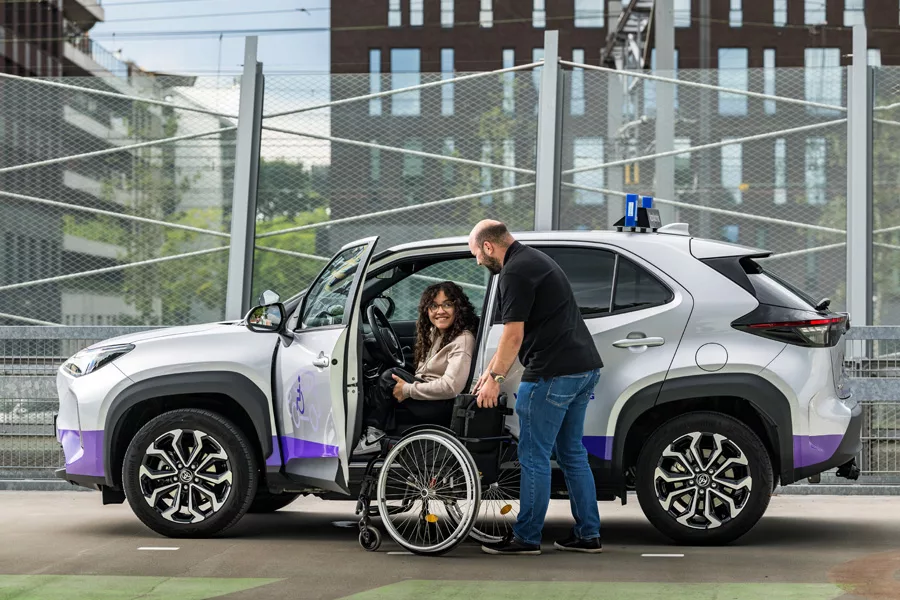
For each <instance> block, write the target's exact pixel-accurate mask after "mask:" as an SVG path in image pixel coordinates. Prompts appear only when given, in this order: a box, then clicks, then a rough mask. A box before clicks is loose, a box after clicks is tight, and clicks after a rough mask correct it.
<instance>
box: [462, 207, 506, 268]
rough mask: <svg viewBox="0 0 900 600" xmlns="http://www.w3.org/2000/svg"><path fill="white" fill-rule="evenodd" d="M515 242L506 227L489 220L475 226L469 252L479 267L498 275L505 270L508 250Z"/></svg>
mask: <svg viewBox="0 0 900 600" xmlns="http://www.w3.org/2000/svg"><path fill="white" fill-rule="evenodd" d="M515 241H516V240H515V238H513V236H512V234H510V233H509V230H508V229H507V228H506V225H504V224H503V223H501V222H500V221H493V220H490V219H487V220H484V221H481V222H480V223H478V224H477V225H475V227H474V228H473V229H472V233H470V234H469V250H471V251H472V255H473V256H475V258H476V259H477V261H478V264H479V265H483V266H484V267H486V268H487V269H488V270H489V271H490V272H491V273H494V274H495V275H496V274H497V273H499V272H500V269H501V268H503V261H504V260H505V258H506V250H507V249H508V248H509V247H510V246H511V245H512V243H513V242H515Z"/></svg>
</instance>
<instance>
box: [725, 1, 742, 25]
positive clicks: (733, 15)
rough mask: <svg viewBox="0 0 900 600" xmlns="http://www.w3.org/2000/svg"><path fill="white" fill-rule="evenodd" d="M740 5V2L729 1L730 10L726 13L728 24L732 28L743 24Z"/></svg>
mask: <svg viewBox="0 0 900 600" xmlns="http://www.w3.org/2000/svg"><path fill="white" fill-rule="evenodd" d="M742 3H743V2H742V0H731V9H730V10H729V11H728V24H729V25H731V26H732V27H740V26H741V25H743V24H744V10H743V7H742V6H741V4H742Z"/></svg>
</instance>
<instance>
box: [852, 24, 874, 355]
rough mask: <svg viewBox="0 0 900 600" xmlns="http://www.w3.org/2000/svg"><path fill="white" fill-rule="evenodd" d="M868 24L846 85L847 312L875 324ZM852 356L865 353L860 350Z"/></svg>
mask: <svg viewBox="0 0 900 600" xmlns="http://www.w3.org/2000/svg"><path fill="white" fill-rule="evenodd" d="M867 46H868V44H867V34H866V26H865V25H854V26H853V64H852V65H851V66H850V67H849V75H848V86H847V138H848V140H847V310H848V311H849V312H850V318H851V320H852V322H853V324H855V325H871V324H872V293H873V291H874V290H873V285H872V100H873V94H872V75H871V72H870V69H869V66H868V56H867ZM854 346H856V351H854V352H853V354H857V353H858V351H861V350H862V348H861V347H859V346H858V345H856V344H854Z"/></svg>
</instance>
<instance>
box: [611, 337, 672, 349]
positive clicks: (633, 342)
mask: <svg viewBox="0 0 900 600" xmlns="http://www.w3.org/2000/svg"><path fill="white" fill-rule="evenodd" d="M665 343H666V340H665V339H663V338H661V337H643V338H627V339H624V340H619V341H618V342H613V346H615V347H616V348H637V347H639V346H662V345H663V344H665Z"/></svg>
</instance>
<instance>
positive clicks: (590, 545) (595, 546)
mask: <svg viewBox="0 0 900 600" xmlns="http://www.w3.org/2000/svg"><path fill="white" fill-rule="evenodd" d="M553 547H554V548H556V549H557V550H564V551H566V552H585V553H587V554H600V553H601V552H603V544H601V543H600V538H598V537H597V538H593V539H590V540H583V539H581V538H580V537H578V536H576V535H575V534H574V533H572V535H570V536H569V537H567V538H566V539H564V540H559V541H557V542H556V543H554V544H553Z"/></svg>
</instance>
